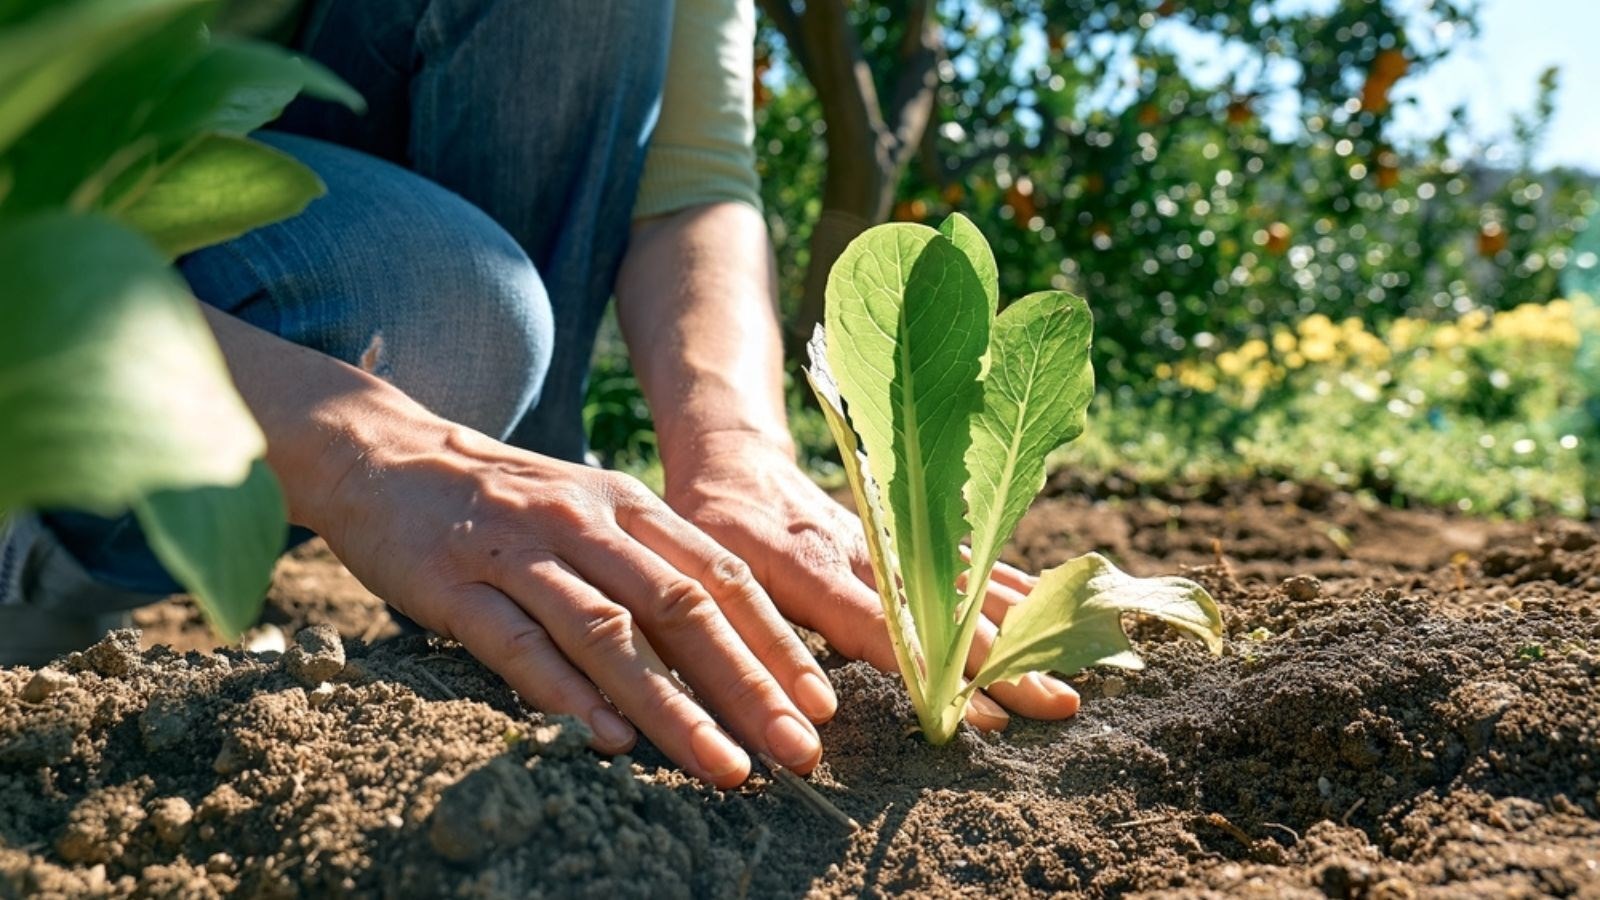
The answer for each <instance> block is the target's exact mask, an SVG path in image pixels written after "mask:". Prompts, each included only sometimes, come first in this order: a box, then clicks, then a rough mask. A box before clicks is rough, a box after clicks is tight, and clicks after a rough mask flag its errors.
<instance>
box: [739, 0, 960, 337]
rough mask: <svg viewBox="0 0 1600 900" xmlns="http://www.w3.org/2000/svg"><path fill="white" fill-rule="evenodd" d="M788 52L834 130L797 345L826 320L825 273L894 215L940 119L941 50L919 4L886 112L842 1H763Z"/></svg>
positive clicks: (794, 330)
mask: <svg viewBox="0 0 1600 900" xmlns="http://www.w3.org/2000/svg"><path fill="white" fill-rule="evenodd" d="M761 5H762V7H763V8H764V9H765V10H766V11H767V14H768V15H770V16H771V17H772V19H773V21H774V23H775V24H776V25H777V27H778V30H779V31H780V32H782V33H783V36H784V40H785V41H786V42H787V43H788V45H789V50H790V53H791V54H792V55H793V57H794V59H795V61H796V62H797V63H798V64H799V67H800V69H801V71H803V72H804V73H805V75H806V78H807V79H808V80H809V81H810V82H811V86H812V87H813V88H814V89H815V90H816V92H817V99H818V101H819V102H820V103H821V105H822V116H823V121H824V123H825V124H826V125H827V135H826V141H827V148H828V160H827V172H826V175H825V177H824V181H823V191H822V215H821V216H820V217H819V218H818V220H817V223H816V225H815V227H814V228H813V229H812V232H811V243H810V248H811V258H810V261H809V262H808V263H807V265H806V274H805V282H804V294H803V295H802V297H801V301H800V309H799V311H798V314H797V315H796V316H795V318H794V320H793V321H791V322H790V323H789V335H788V336H789V341H790V345H791V347H800V346H803V345H804V343H805V341H806V340H807V339H809V338H810V337H811V332H812V329H813V328H815V327H816V325H817V323H818V322H821V321H822V311H823V303H824V298H825V294H826V288H827V284H828V273H829V271H830V270H832V268H833V263H834V261H835V260H837V259H838V258H839V255H840V254H841V253H843V252H844V249H845V247H846V246H847V245H849V243H850V241H852V240H854V239H855V237H856V236H857V235H859V234H861V232H863V231H865V230H867V229H868V228H869V227H871V226H873V225H876V224H878V223H880V222H883V221H886V220H887V219H888V218H889V212H890V210H891V209H892V208H893V206H894V194H895V188H896V187H897V186H898V184H899V182H900V176H901V175H902V174H903V173H904V172H905V169H906V165H907V164H908V163H909V162H910V160H911V158H912V156H913V155H914V154H915V152H916V150H917V148H918V146H919V145H920V144H921V142H922V136H923V132H924V131H925V130H926V129H927V126H928V120H929V119H930V118H931V116H932V114H933V103H934V94H935V91H936V88H937V87H938V79H937V71H938V68H937V64H938V60H939V55H940V51H941V46H942V45H941V41H940V36H939V29H938V24H937V23H936V22H935V21H934V19H933V17H932V16H931V15H930V14H929V8H928V7H929V4H928V2H927V0H920V2H916V3H914V4H913V5H912V7H911V10H910V15H909V16H908V18H907V22H906V34H905V39H904V40H903V41H902V42H901V46H900V52H899V63H900V71H899V72H898V73H896V79H895V92H894V96H893V97H892V98H890V102H889V105H888V108H887V109H885V108H884V106H883V105H882V104H881V103H880V101H879V99H878V91H877V87H876V86H875V84H874V82H873V78H872V70H871V68H870V67H869V66H868V65H867V62H866V60H865V58H864V57H863V55H862V50H861V43H860V41H859V40H858V38H857V36H856V33H855V29H854V28H853V26H851V24H850V21H849V15H848V11H847V9H846V8H845V0H807V2H806V4H805V8H804V11H803V12H796V11H795V8H794V7H793V6H792V5H791V0H762V4H761Z"/></svg>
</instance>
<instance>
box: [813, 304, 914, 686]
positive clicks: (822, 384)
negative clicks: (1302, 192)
mask: <svg viewBox="0 0 1600 900" xmlns="http://www.w3.org/2000/svg"><path fill="white" fill-rule="evenodd" d="M806 353H807V355H809V356H810V358H811V366H810V367H809V368H807V369H805V373H806V381H808V382H810V384H811V390H812V391H813V392H815V393H816V395H817V400H818V405H820V406H821V407H822V416H823V418H824V419H826V420H827V422H828V430H829V431H830V432H832V433H833V440H834V442H835V443H836V444H837V445H838V447H839V460H840V462H841V463H842V464H843V466H844V473H845V479H846V481H848V482H849V484H850V493H851V494H852V495H853V496H854V497H855V501H856V510H857V511H858V512H859V514H860V516H861V525H862V529H863V531H864V532H865V534H866V542H867V554H868V556H869V557H870V558H871V560H872V576H873V580H874V581H876V582H877V586H878V599H879V601H880V602H881V603H882V604H883V617H884V622H885V625H886V626H887V627H888V629H889V641H890V643H891V644H892V645H893V646H894V652H895V658H896V660H897V661H898V662H899V664H900V671H901V672H902V673H906V674H907V678H908V680H907V682H906V689H907V690H908V691H909V692H910V694H911V696H912V703H913V704H914V705H915V706H916V707H917V708H918V709H920V708H922V706H923V705H924V704H923V699H922V698H923V693H924V689H923V683H922V678H921V677H920V675H921V672H922V668H921V665H920V660H921V656H922V651H921V647H920V646H919V645H918V641H917V630H916V627H915V625H914V624H913V623H912V621H911V618H910V612H909V610H907V609H906V607H905V604H904V603H903V602H902V601H901V597H900V592H899V589H898V588H897V587H896V584H897V580H896V577H895V573H896V572H898V571H899V570H900V564H899V561H898V560H897V559H895V557H894V550H893V547H892V546H891V544H890V541H889V532H888V526H887V520H886V518H885V516H884V513H883V504H882V498H881V496H880V495H879V493H878V486H877V483H876V482H874V481H873V480H872V473H871V472H869V471H867V461H866V457H865V456H863V455H862V454H861V450H860V445H859V444H858V443H857V442H856V435H855V432H854V431H851V430H850V424H849V422H847V421H846V420H845V415H844V404H843V402H842V401H841V400H840V399H839V386H838V384H837V383H835V381H834V379H833V373H832V372H831V371H830V370H829V368H828V352H827V339H826V337H825V336H824V332H823V328H822V326H821V325H818V326H817V328H816V331H815V332H814V333H813V334H812V336H811V340H810V341H809V342H808V343H807V344H806Z"/></svg>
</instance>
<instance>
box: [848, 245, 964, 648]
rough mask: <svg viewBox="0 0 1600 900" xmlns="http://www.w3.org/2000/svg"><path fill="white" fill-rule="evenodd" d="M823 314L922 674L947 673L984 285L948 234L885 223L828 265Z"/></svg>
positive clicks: (961, 535) (961, 537) (955, 604)
mask: <svg viewBox="0 0 1600 900" xmlns="http://www.w3.org/2000/svg"><path fill="white" fill-rule="evenodd" d="M825 311H826V325H827V344H828V346H827V357H828V363H829V366H830V368H831V369H832V372H833V374H834V376H835V377H836V378H837V379H838V383H839V393H840V394H841V395H842V396H843V398H844V400H845V401H846V402H847V403H848V404H849V406H848V412H849V416H850V421H851V423H852V424H853V425H854V426H855V431H856V433H857V434H858V435H860V438H861V444H862V446H863V447H865V448H866V455H867V458H868V459H869V460H871V461H872V468H873V474H874V475H875V476H876V477H877V478H878V479H879V482H880V483H881V484H883V485H884V486H885V487H886V488H887V490H888V497H889V511H890V521H889V532H890V534H891V536H892V539H893V546H894V550H895V553H896V556H897V557H898V558H899V560H900V562H901V564H902V569H901V572H900V574H901V576H902V578H903V580H904V583H905V592H906V597H907V603H908V606H909V607H910V609H911V614H912V618H913V619H914V620H915V622H916V626H917V633H918V635H919V637H920V638H921V645H922V650H923V652H924V654H925V655H926V657H927V660H928V668H929V670H930V671H929V677H930V678H944V677H946V676H947V674H948V673H947V672H946V669H947V668H948V665H947V663H948V661H949V659H950V657H951V656H952V654H953V653H954V648H953V647H952V646H951V640H952V637H953V634H952V632H953V631H954V626H955V617H954V614H955V610H956V606H957V603H958V599H959V598H958V596H957V593H956V573H957V569H958V567H959V565H960V559H961V558H960V550H959V548H960V544H961V540H962V539H963V538H964V537H965V536H966V534H967V527H966V514H965V510H964V503H963V500H962V495H961V490H962V487H963V485H965V484H966V481H967V470H966V462H965V459H964V457H965V454H966V451H967V446H968V445H969V444H970V443H971V440H972V437H971V429H970V418H971V415H972V413H973V412H974V411H975V410H976V409H977V408H978V406H979V404H980V403H981V402H982V399H983V396H982V385H981V383H980V382H979V381H978V376H979V372H980V369H981V367H982V360H983V355H984V353H986V352H987V351H988V348H989V324H990V315H989V305H988V302H987V300H986V294H985V289H984V287H983V284H982V282H981V281H980V280H979V278H978V275H977V273H976V272H974V271H973V268H972V264H971V263H970V262H969V261H968V259H967V257H966V255H965V254H963V253H962V252H961V251H960V250H959V249H957V247H956V246H955V244H953V243H951V242H950V240H949V239H948V238H946V237H944V236H943V235H941V234H939V233H938V232H936V231H934V230H933V229H931V228H928V227H926V226H922V225H910V224H894V225H884V226H881V227H878V228H874V229H872V230H870V231H868V232H866V233H865V234H862V235H861V236H860V237H857V238H856V239H855V240H854V241H852V242H851V244H850V246H849V247H847V248H846V249H845V251H844V253H843V254H842V255H841V256H840V257H839V260H838V261H837V262H836V263H835V264H834V266H833V270H832V271H831V272H830V273H829V276H828V286H827V304H826V308H825ZM954 665H955V668H956V669H958V670H959V668H960V661H957V662H955V663H954Z"/></svg>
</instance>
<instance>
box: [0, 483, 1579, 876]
mask: <svg viewBox="0 0 1600 900" xmlns="http://www.w3.org/2000/svg"><path fill="white" fill-rule="evenodd" d="M1058 489H1059V485H1058ZM1313 501H1314V502H1313ZM1330 529H1336V531H1332V532H1330ZM1330 534H1335V535H1337V536H1338V537H1337V539H1335V538H1334V537H1330V536H1329V535H1330ZM1386 536H1387V537H1386ZM1219 545H1220V546H1219ZM1273 547H1276V548H1277V550H1276V551H1274V550H1273ZM1014 549H1015V551H1016V554H1017V557H1016V558H1018V559H1020V560H1022V561H1026V562H1030V563H1032V564H1034V565H1039V564H1045V563H1053V562H1056V561H1059V560H1060V559H1061V558H1063V557H1065V556H1066V555H1069V554H1075V553H1078V552H1083V551H1086V550H1090V549H1098V550H1102V551H1105V552H1109V553H1111V554H1113V555H1114V556H1115V557H1116V558H1117V560H1118V562H1119V563H1120V564H1123V565H1125V566H1126V567H1128V568H1129V569H1130V570H1132V571H1135V572H1137V573H1140V574H1149V573H1153V572H1155V571H1161V570H1166V571H1170V570H1172V569H1174V568H1178V567H1183V568H1185V569H1186V570H1187V571H1188V573H1189V574H1190V575H1191V576H1192V577H1195V578H1198V579H1200V580H1202V581H1203V582H1204V583H1206V584H1207V586H1208V587H1210V588H1211V589H1212V590H1213V591H1214V592H1215V593H1216V595H1217V599H1218V600H1219V602H1220V603H1221V604H1222V606H1223V608H1224V612H1225V617H1226V621H1227V625H1228V630H1229V640H1228V649H1227V652H1226V654H1225V655H1224V656H1223V657H1222V658H1220V659H1217V658H1211V657H1209V656H1207V655H1205V654H1204V653H1203V651H1202V650H1201V649H1200V648H1198V647H1197V646H1196V645H1194V644H1192V643H1188V642H1183V641H1179V640H1176V639H1174V638H1172V637H1171V635H1170V634H1169V633H1167V632H1165V631H1163V630H1161V629H1158V628H1154V627H1149V626H1145V625H1142V624H1141V625H1139V626H1137V628H1136V633H1137V634H1139V635H1140V636H1141V637H1143V638H1145V639H1146V643H1145V645H1144V647H1143V651H1144V655H1145V657H1146V659H1147V661H1148V662H1149V664H1150V667H1149V668H1148V669H1146V670H1145V671H1142V672H1126V673H1121V672H1112V671H1097V672H1094V673H1090V674H1088V675H1085V676H1082V677H1080V678H1079V679H1077V684H1078V686H1079V688H1080V690H1081V691H1082V692H1083V694H1084V697H1085V704H1084V709H1083V712H1082V713H1081V714H1080V715H1079V716H1078V718H1076V719H1075V720H1073V721H1072V722H1070V723H1067V724H1064V725H1063V724H1053V725H1052V724H1039V723H1029V722H1024V721H1020V720H1019V721H1016V722H1014V723H1013V725H1012V727H1011V728H1010V729H1008V731H1007V732H1005V733H1004V734H1003V735H998V736H983V735H978V734H976V733H973V732H970V731H964V732H962V733H961V734H960V735H959V736H958V737H957V739H956V740H955V741H953V742H952V743H951V744H950V745H948V746H946V747H942V748H934V747H929V746H927V744H926V743H925V742H924V741H923V740H922V739H921V738H920V737H919V736H917V735H915V734H912V733H911V731H910V729H911V726H912V725H913V724H914V721H915V717H914V716H913V715H912V713H911V709H910V707H909V704H908V703H907V702H906V701H905V699H904V697H903V692H902V690H901V688H900V686H899V685H898V683H897V682H896V681H895V680H894V679H892V678H890V677H888V676H884V675H882V674H879V673H877V672H874V671H871V670H870V669H868V668H867V667H865V666H862V665H860V664H843V663H841V662H840V661H837V660H828V662H829V664H830V666H831V672H832V675H833V678H834V680H835V683H836V685H837V687H838V690H839V694H840V701H841V703H840V714H839V717H838V718H837V719H836V720H835V721H834V722H833V723H830V724H829V725H827V726H825V727H824V728H823V729H822V734H823V739H824V742H825V745H826V755H825V758H824V765H823V766H822V767H821V768H820V769H819V771H818V772H817V774H816V775H815V776H813V779H812V782H813V784H814V785H815V787H816V788H817V790H818V791H819V792H821V793H822V794H824V795H825V796H827V797H829V798H830V799H831V800H832V801H833V802H834V803H835V804H836V805H837V806H839V807H840V808H841V809H843V810H844V811H846V812H847V813H849V814H850V815H851V816H853V817H854V818H855V819H857V820H858V821H859V822H860V823H861V824H862V828H861V830H860V831H858V832H854V833H847V832H845V831H844V830H843V829H841V828H840V827H839V826H837V825H835V824H834V823H833V822H832V821H830V820H828V819H826V818H823V817H821V816H819V815H817V814H816V813H814V812H813V811H812V810H811V809H810V807H808V806H806V805H805V804H804V803H802V802H800V800H799V799H798V798H797V796H796V795H795V794H793V793H792V792H791V789H790V788H788V787H786V786H784V785H782V784H777V783H771V782H768V781H766V780H765V779H762V778H760V777H758V778H756V779H753V780H752V782H751V784H749V785H747V786H746V787H745V788H742V789H741V790H739V791H735V792H726V793H723V792H716V791H712V790H709V789H706V788H703V787H700V786H698V785H696V784H694V783H692V782H690V781H689V780H687V779H685V778H684V777H683V776H681V775H679V774H677V773H676V772H674V771H672V770H670V769H668V768H665V767H664V760H663V759H662V758H661V757H660V756H659V754H657V753H656V752H655V751H653V750H652V749H651V748H649V747H648V746H643V745H642V746H641V747H640V748H639V750H638V751H637V752H636V753H635V757H634V759H631V760H630V759H628V758H618V759H613V760H602V759H599V758H597V757H595V756H593V755H592V754H590V753H588V752H587V751H584V750H583V749H582V741H583V739H584V738H583V735H582V733H581V730H580V729H581V726H578V725H576V724H575V723H572V722H570V721H546V720H544V719H542V718H541V717H539V716H538V715H537V714H529V713H526V712H524V711H522V710H521V709H520V708H519V706H518V705H517V703H516V698H515V697H513V696H512V695H511V694H510V693H509V692H508V691H507V690H506V689H505V688H504V687H503V686H502V685H500V684H498V683H497V682H496V681H495V680H494V679H493V678H492V676H490V675H488V673H486V672H485V671H484V670H483V669H482V668H481V667H479V666H477V665H476V664H475V663H473V662H472V661H471V660H470V659H469V658H468V657H466V656H465V655H464V654H462V653H461V652H460V651H459V649H456V648H453V647H451V646H449V645H446V644H443V643H442V642H438V641H434V640H430V639H425V638H420V637H405V638H393V639H388V640H384V641H381V642H379V643H376V644H370V645H369V644H367V643H365V642H363V641H361V640H356V639H354V638H356V637H359V636H360V635H362V634H363V633H365V632H367V631H368V630H370V629H374V628H377V629H388V628H392V626H390V625H388V624H387V622H386V621H379V622H378V624H377V625H374V624H373V623H374V621H375V620H376V617H377V615H378V614H377V613H376V612H374V613H372V614H369V616H368V617H367V618H366V619H365V620H363V619H362V618H361V617H360V616H354V615H352V614H351V611H350V608H348V607H347V608H344V609H340V610H328V609H327V605H326V603H325V602H323V603H318V602H316V601H315V595H317V594H318V593H319V592H324V591H323V590H322V587H321V582H319V578H318V574H317V573H318V571H319V568H318V567H321V571H322V572H323V577H325V578H327V579H329V581H328V584H329V585H332V586H333V587H331V588H330V589H329V590H328V591H326V592H324V593H330V594H331V593H336V592H338V591H340V590H344V591H353V590H356V589H351V588H349V587H348V584H347V583H345V582H342V581H339V580H338V579H341V578H347V576H345V575H343V573H342V571H341V570H338V569H337V568H336V567H335V566H334V564H333V563H331V561H329V560H327V559H326V558H325V557H321V556H318V551H317V550H316V549H315V548H313V549H311V550H308V551H307V552H306V553H303V554H301V556H300V557H299V559H297V560H295V561H292V562H291V563H288V564H286V565H290V566H298V567H299V568H298V569H294V570H292V571H294V572H295V577H294V578H293V579H286V578H283V577H280V580H279V585H278V586H277V588H275V593H274V604H275V607H276V611H275V612H274V614H273V615H274V616H275V617H276V618H278V620H279V621H280V622H282V623H283V625H284V627H285V629H286V630H290V631H294V630H296V629H297V628H301V627H302V626H305V625H307V624H308V623H309V622H312V621H322V622H326V623H328V625H330V626H336V627H337V631H338V632H340V633H343V634H344V635H345V637H346V640H344V641H343V642H342V643H341V642H340V641H339V640H338V639H337V638H336V637H335V632H334V630H333V629H332V628H328V627H324V628H308V629H303V630H300V631H299V632H298V633H297V634H296V635H295V640H293V641H291V642H290V644H289V646H288V648H287V649H288V652H287V653H285V654H281V655H280V654H277V653H264V654H243V653H239V652H222V653H218V654H210V653H202V652H188V653H185V654H181V655H180V654H178V653H175V652H173V651H171V650H168V649H165V648H155V649H142V648H141V647H140V646H139V645H138V644H137V643H135V639H134V637H133V636H132V635H131V634H127V633H124V634H120V635H118V636H116V637H115V638H114V639H108V640H107V641H105V642H102V643H101V644H100V645H97V646H96V647H94V648H92V649H91V650H89V651H86V652H84V653H80V654H73V655H71V656H69V657H66V658H64V659H62V660H59V661H57V663H56V664H55V665H54V666H52V667H51V668H50V669H46V670H41V671H39V672H35V671H34V670H29V669H0V896H14V895H23V894H28V895H46V896H48V895H57V896H129V895H139V896H179V897H205V896H214V895H220V894H224V893H230V892H239V893H242V894H244V895H247V896H294V895H301V894H314V895H323V894H329V895H342V894H366V895H380V896H470V897H512V896H527V895H530V894H532V895H540V894H549V895H561V896H566V895H589V896H598V895H607V896H624V897H626V896H645V895H648V896H696V897H699V896H741V895H745V894H749V895H754V896H799V895H802V894H807V893H810V894H815V895H821V896H845V895H849V896H856V895H861V894H868V895H878V894H889V893H897V892H904V891H915V892H924V893H934V894H970V895H974V896H979V895H981V896H1017V895H1031V894H1040V895H1043V894H1058V893H1066V894H1073V895H1084V896H1109V895H1127V894H1138V893H1157V894H1170V893H1180V894H1186V895H1207V894H1211V895H1216V896H1223V895H1227V896H1234V895H1239V894H1246V895H1256V896H1273V897H1276V896H1296V895H1299V896H1310V897H1319V896H1333V897H1375V898H1376V897H1385V898H1402V897H1421V896H1452V897H1454V896H1482V895H1512V896H1540V895H1557V896H1561V895H1577V896H1600V863H1597V862H1596V861H1597V860H1600V784H1597V783H1596V778H1597V777H1600V713H1597V712H1596V710H1600V677H1597V676H1600V534H1597V532H1596V531H1595V529H1593V528H1591V527H1589V526H1585V525H1574V524H1571V523H1551V524H1548V525H1546V526H1544V527H1538V526H1517V525H1493V524H1487V523H1482V522H1476V521H1471V520H1461V519H1455V518H1452V517H1449V516H1445V515H1441V514H1437V513H1430V512H1426V511H1415V510H1413V511H1404V510H1392V509H1388V508H1385V507H1378V508H1373V507H1371V506H1370V505H1363V504H1362V503H1360V502H1359V501H1357V500H1356V499H1354V498H1351V497H1348V496H1346V495H1338V494H1327V493H1326V492H1324V493H1321V494H1313V493H1311V492H1309V491H1308V490H1307V489H1302V488H1296V487H1294V486H1280V485H1273V484H1263V485H1251V486H1235V487H1230V488H1227V489H1226V490H1223V491H1222V493H1221V494H1220V495H1216V494H1215V492H1214V491H1212V490H1211V489H1205V490H1201V491H1196V499H1184V498H1183V497H1181V496H1179V497H1166V498H1162V497H1156V498H1147V497H1134V498H1119V497H1115V496H1101V497H1099V498H1098V499H1094V498H1079V497H1076V496H1074V497H1062V496H1058V497H1056V498H1053V499H1047V500H1044V501H1042V502H1041V503H1040V504H1039V505H1038V506H1037V507H1036V508H1035V510H1034V511H1033V512H1032V513H1030V516H1029V518H1028V520H1027V521H1026V522H1025V524H1024V527H1023V528H1022V529H1021V530H1020V532H1019V540H1018V542H1017V544H1016V546H1015V548H1014ZM1219 550H1220V554H1221V555H1220V556H1219ZM339 585H344V587H339ZM361 602H363V603H364V602H367V601H361ZM353 605H356V606H357V608H368V609H373V608H372V607H370V606H368V607H360V606H359V604H353ZM187 615H188V614H187V613H186V612H184V611H183V607H181V606H179V607H172V608H169V610H168V611H167V612H163V613H160V614H159V618H157V619H156V621H157V622H158V623H166V625H167V627H173V628H176V629H177V634H178V637H179V638H180V639H181V640H193V639H194V635H193V633H192V632H191V631H187V630H184V629H185V626H183V625H182V623H183V622H185V621H187V619H186V618H185V617H186V616H187Z"/></svg>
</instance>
